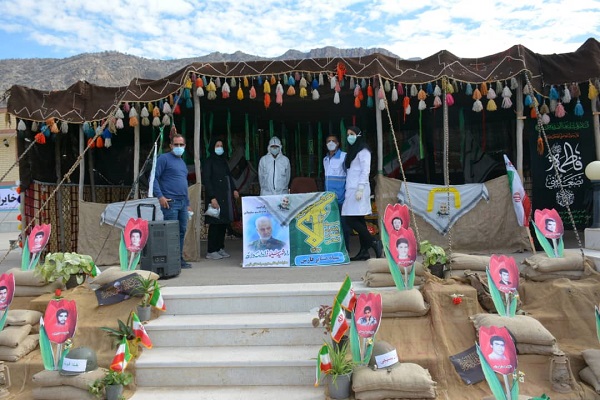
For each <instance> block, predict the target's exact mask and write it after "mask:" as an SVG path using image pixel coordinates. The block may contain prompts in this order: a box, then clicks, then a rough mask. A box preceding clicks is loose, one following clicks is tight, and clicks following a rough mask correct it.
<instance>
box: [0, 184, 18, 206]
mask: <svg viewBox="0 0 600 400" xmlns="http://www.w3.org/2000/svg"><path fill="white" fill-rule="evenodd" d="M20 202H21V198H20V197H19V194H18V193H17V191H16V187H15V186H0V211H15V210H17V209H18V208H19V204H20Z"/></svg>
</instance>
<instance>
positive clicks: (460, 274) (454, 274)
mask: <svg viewBox="0 0 600 400" xmlns="http://www.w3.org/2000/svg"><path fill="white" fill-rule="evenodd" d="M466 273H473V274H477V275H479V276H481V277H482V278H484V279H486V280H487V275H486V273H485V271H476V270H470V269H455V268H453V269H447V270H445V271H444V279H451V278H460V279H464V278H466V277H467V275H466Z"/></svg>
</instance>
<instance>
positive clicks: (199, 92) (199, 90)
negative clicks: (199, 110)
mask: <svg viewBox="0 0 600 400" xmlns="http://www.w3.org/2000/svg"><path fill="white" fill-rule="evenodd" d="M196 96H198V97H204V88H203V87H202V86H198V87H197V88H196Z"/></svg>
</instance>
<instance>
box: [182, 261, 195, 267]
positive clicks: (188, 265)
mask: <svg viewBox="0 0 600 400" xmlns="http://www.w3.org/2000/svg"><path fill="white" fill-rule="evenodd" d="M181 268H182V269H190V268H192V264H190V263H189V262H185V261H184V262H182V263H181Z"/></svg>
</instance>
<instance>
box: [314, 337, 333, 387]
mask: <svg viewBox="0 0 600 400" xmlns="http://www.w3.org/2000/svg"><path fill="white" fill-rule="evenodd" d="M330 369H331V358H330V357H329V347H327V345H326V344H324V345H323V347H321V350H319V355H318V356H317V376H316V379H315V387H317V386H319V382H321V372H327V371H329V370H330Z"/></svg>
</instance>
